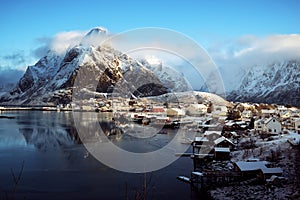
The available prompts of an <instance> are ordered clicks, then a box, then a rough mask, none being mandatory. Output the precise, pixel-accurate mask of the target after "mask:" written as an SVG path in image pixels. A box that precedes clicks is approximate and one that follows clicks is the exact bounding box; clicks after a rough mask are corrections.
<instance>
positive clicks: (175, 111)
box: [167, 108, 185, 117]
mask: <svg viewBox="0 0 300 200" xmlns="http://www.w3.org/2000/svg"><path fill="white" fill-rule="evenodd" d="M184 115H185V111H184V110H182V109H180V108H169V109H167V116H170V117H179V116H184Z"/></svg>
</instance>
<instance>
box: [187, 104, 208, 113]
mask: <svg viewBox="0 0 300 200" xmlns="http://www.w3.org/2000/svg"><path fill="white" fill-rule="evenodd" d="M207 108H208V107H207V106H206V105H204V104H191V105H189V106H188V107H187V108H186V111H187V113H188V114H189V115H203V114H205V113H207Z"/></svg>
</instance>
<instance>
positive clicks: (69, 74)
mask: <svg viewBox="0 0 300 200" xmlns="http://www.w3.org/2000/svg"><path fill="white" fill-rule="evenodd" d="M106 34H107V30H105V29H103V28H95V29H93V30H91V31H90V32H88V33H87V34H86V35H85V37H83V38H82V40H81V42H80V43H79V44H77V45H75V46H73V47H70V48H69V49H68V50H67V51H66V53H65V54H63V55H61V54H58V53H56V52H55V51H48V53H47V54H46V55H45V56H44V57H43V58H41V59H40V60H39V61H38V62H37V63H36V64H35V65H34V66H29V67H28V68H27V70H26V72H25V74H24V76H23V77H22V78H21V79H20V80H19V82H18V84H17V86H16V87H15V88H14V89H13V90H11V91H10V92H9V93H6V94H5V95H3V96H2V97H1V98H0V102H2V103H7V104H38V105H40V104H48V105H49V104H51V103H52V104H54V105H55V104H58V103H69V102H70V101H71V98H72V88H73V85H74V81H75V79H76V76H77V73H78V70H79V69H82V68H83V69H84V70H85V73H86V74H87V76H86V77H85V79H93V80H94V81H97V82H98V84H97V87H96V91H90V92H98V93H106V92H112V91H111V90H112V89H111V88H115V89H114V91H113V92H114V93H122V94H126V95H130V94H133V95H135V96H153V95H154V96H155V95H160V94H164V93H166V92H170V91H171V92H176V91H185V90H186V89H187V88H188V87H189V86H188V84H186V83H185V80H184V79H183V78H182V77H180V75H178V73H177V74H176V73H175V72H173V71H171V70H170V69H169V68H166V67H164V70H159V69H157V70H156V68H157V67H158V66H151V65H150V64H149V63H141V62H139V61H137V60H135V59H133V58H131V57H129V56H128V55H126V54H123V53H122V52H119V51H117V50H116V49H114V48H113V47H111V46H108V45H102V46H96V45H95V44H99V42H96V41H97V40H98V41H99V39H100V40H101V39H103V37H106V36H107V35H106ZM169 73H170V74H169ZM174 83H177V85H176V84H174ZM82 89H85V90H87V91H88V89H89V88H82Z"/></svg>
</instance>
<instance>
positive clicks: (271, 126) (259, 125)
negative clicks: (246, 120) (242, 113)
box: [254, 117, 282, 134]
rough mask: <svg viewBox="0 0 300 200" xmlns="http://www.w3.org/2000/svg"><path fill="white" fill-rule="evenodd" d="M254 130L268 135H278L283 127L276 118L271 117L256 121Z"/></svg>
mask: <svg viewBox="0 0 300 200" xmlns="http://www.w3.org/2000/svg"><path fill="white" fill-rule="evenodd" d="M254 129H255V130H256V131H259V132H261V131H263V132H267V133H272V134H278V133H280V132H281V130H282V127H281V124H280V122H279V121H278V120H277V119H276V118H274V117H270V118H265V119H259V120H257V121H255V122H254Z"/></svg>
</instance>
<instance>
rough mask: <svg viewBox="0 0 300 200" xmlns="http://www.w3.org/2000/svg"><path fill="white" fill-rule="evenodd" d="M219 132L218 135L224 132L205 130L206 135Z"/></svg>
mask: <svg viewBox="0 0 300 200" xmlns="http://www.w3.org/2000/svg"><path fill="white" fill-rule="evenodd" d="M214 133H215V134H218V135H221V134H222V132H221V131H205V132H204V135H211V134H214Z"/></svg>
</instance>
